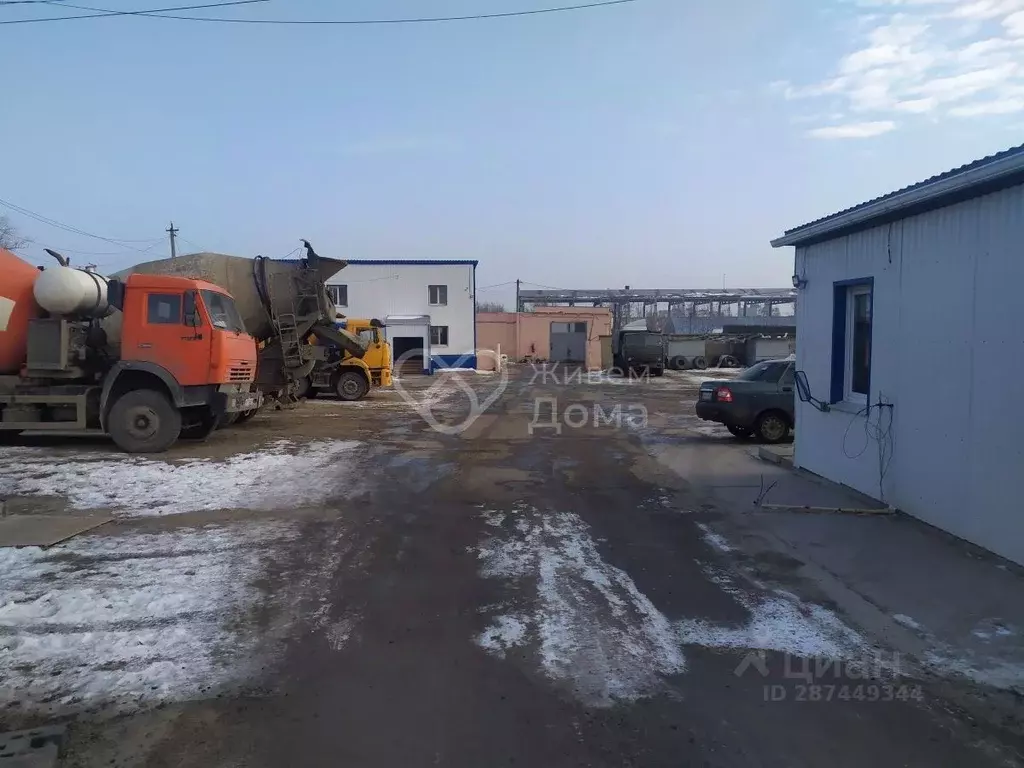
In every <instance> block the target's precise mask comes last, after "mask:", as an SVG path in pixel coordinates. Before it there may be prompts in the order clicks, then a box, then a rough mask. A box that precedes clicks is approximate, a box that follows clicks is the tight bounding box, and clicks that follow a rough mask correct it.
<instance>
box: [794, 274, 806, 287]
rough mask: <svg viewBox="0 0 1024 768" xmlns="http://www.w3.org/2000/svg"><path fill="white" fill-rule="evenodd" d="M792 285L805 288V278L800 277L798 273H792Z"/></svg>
mask: <svg viewBox="0 0 1024 768" xmlns="http://www.w3.org/2000/svg"><path fill="white" fill-rule="evenodd" d="M793 287H794V288H806V287H807V278H805V277H800V275H796V274H794V275H793Z"/></svg>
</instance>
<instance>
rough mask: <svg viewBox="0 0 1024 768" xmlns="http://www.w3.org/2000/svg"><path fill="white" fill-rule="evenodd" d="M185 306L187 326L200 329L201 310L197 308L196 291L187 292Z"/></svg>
mask: <svg viewBox="0 0 1024 768" xmlns="http://www.w3.org/2000/svg"><path fill="white" fill-rule="evenodd" d="M183 306H184V312H183V314H184V318H185V325H190V326H192V327H193V328H198V327H199V310H198V309H197V308H196V294H195V292H194V291H187V292H186V293H185V303H184V305H183Z"/></svg>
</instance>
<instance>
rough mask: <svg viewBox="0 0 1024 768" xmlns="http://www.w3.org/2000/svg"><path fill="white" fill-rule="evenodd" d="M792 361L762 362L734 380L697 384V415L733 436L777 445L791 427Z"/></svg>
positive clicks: (787, 434)
mask: <svg viewBox="0 0 1024 768" xmlns="http://www.w3.org/2000/svg"><path fill="white" fill-rule="evenodd" d="M794 366H795V363H794V362H793V361H792V360H765V361H764V362H761V363H758V364H757V365H755V366H753V367H751V368H748V369H747V370H745V371H744V372H743V373H741V374H740V375H739V376H737V377H736V378H735V379H723V380H721V381H705V382H703V383H702V384H701V385H700V394H699V395H698V399H697V416H699V417H700V418H702V419H704V420H705V421H717V422H718V423H719V424H724V425H725V428H726V429H728V430H729V431H730V432H732V434H734V435H735V436H736V437H750V436H751V435H756V436H757V437H758V438H760V439H761V440H763V441H764V442H766V443H780V442H782V441H783V440H785V439H786V438H787V437H789V431H790V429H792V428H793V405H794V398H793V379H794Z"/></svg>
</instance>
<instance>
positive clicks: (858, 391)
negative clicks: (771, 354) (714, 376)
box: [772, 147, 1024, 563]
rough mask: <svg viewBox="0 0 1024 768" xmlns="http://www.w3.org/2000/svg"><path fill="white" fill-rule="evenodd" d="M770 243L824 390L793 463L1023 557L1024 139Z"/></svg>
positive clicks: (809, 368) (807, 411) (801, 366)
mask: <svg viewBox="0 0 1024 768" xmlns="http://www.w3.org/2000/svg"><path fill="white" fill-rule="evenodd" d="M772 245H773V246H776V247H778V246H788V245H792V246H795V247H796V258H795V271H794V275H793V282H794V285H796V286H797V287H798V288H799V299H798V301H797V304H796V306H797V324H798V326H799V328H800V342H799V344H798V345H797V352H796V356H797V370H798V371H803V372H804V373H805V374H806V382H807V384H808V389H809V394H810V396H811V397H813V398H814V401H811V402H797V408H796V446H795V459H794V461H795V463H796V464H797V465H798V466H800V467H803V468H806V469H807V470H810V471H811V472H814V473H816V474H819V475H822V476H824V477H826V478H828V479H830V480H834V481H837V482H840V483H843V484H845V485H848V486H851V487H852V488H855V489H857V490H858V491H861V492H863V493H865V494H867V495H869V496H872V497H874V498H876V499H881V500H884V501H885V502H887V503H888V504H890V505H892V506H893V507H896V508H897V509H900V510H902V511H904V512H906V513H908V514H910V515H913V516H914V517H917V518H920V519H921V520H924V521H926V522H928V523H931V524H932V525H935V526H937V527H939V528H942V529H944V530H946V531H949V532H951V533H953V534H955V535H957V536H960V537H962V538H964V539H967V540H968V541H971V542H974V543H976V544H979V545H981V546H983V547H985V548H987V549H990V550H992V551H994V552H996V553H998V554H1000V555H1003V556H1004V557H1007V558H1009V559H1010V560H1014V561H1016V562H1018V563H1024V511H1022V510H1024V505H1022V503H1021V500H1020V480H1021V478H1020V476H1019V473H1020V472H1021V470H1022V468H1024V436H1022V435H1024V429H1022V427H1024V419H1022V417H1021V391H1022V390H1021V382H1022V381H1024V320H1022V317H1024V315H1022V314H1021V312H1020V311H1019V299H1020V292H1021V288H1022V286H1024V147H1018V148H1016V149H1012V150H1008V151H1006V152H1002V153H1000V154H997V155H993V156H991V157H988V158H985V159H983V160H979V161H977V162H974V163H971V164H970V165H965V166H963V167H961V168H957V169H956V170H953V171H949V172H947V173H943V174H942V175H940V176H935V177H933V178H931V179H928V180H927V181H923V182H921V183H919V184H915V185H913V186H911V187H907V188H905V189H902V190H900V191H898V192H894V193H892V194H889V195H885V196H884V197H880V198H877V199H875V200H871V201H869V202H867V203H863V204H861V205H858V206H855V207H853V208H850V209H848V210H845V211H841V212H839V213H837V214H834V215H832V216H828V217H826V218H824V219H820V220H818V221H814V222H811V223H810V224H806V225H804V226H801V227H797V228H796V229H792V230H789V231H787V232H786V233H785V234H784V235H783V236H782V237H780V238H778V239H777V240H774V241H773V242H772ZM798 378H800V377H799V374H798ZM798 384H799V382H798ZM798 388H799V387H798ZM803 396H806V390H805V392H804V393H803V394H802V397H803Z"/></svg>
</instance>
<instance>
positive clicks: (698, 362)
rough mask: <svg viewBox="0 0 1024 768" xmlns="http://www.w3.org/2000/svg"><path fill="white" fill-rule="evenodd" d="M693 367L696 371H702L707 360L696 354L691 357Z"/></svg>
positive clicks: (706, 365) (706, 364)
mask: <svg viewBox="0 0 1024 768" xmlns="http://www.w3.org/2000/svg"><path fill="white" fill-rule="evenodd" d="M693 367H694V368H696V369H697V370H698V371H703V370H704V369H705V368H707V367H708V361H707V360H705V359H704V358H703V357H702V356H700V355H697V357H695V358H693Z"/></svg>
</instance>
